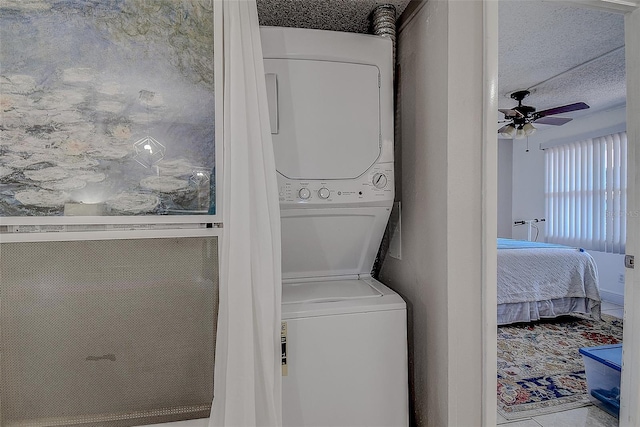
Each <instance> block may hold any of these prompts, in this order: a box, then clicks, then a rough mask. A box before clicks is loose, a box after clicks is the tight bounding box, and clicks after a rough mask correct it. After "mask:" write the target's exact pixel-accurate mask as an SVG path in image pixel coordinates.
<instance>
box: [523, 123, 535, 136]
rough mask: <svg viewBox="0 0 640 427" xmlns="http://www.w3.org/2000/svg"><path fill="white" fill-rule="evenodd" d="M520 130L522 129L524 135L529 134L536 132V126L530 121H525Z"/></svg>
mask: <svg viewBox="0 0 640 427" xmlns="http://www.w3.org/2000/svg"><path fill="white" fill-rule="evenodd" d="M522 130H523V131H524V134H525V135H526V136H530V135H533V134H534V133H536V128H535V127H534V126H533V125H532V124H531V123H525V125H524V126H522Z"/></svg>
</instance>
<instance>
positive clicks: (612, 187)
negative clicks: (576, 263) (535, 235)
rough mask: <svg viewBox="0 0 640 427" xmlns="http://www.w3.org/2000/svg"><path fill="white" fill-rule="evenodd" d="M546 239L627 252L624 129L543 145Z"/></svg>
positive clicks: (625, 137)
mask: <svg viewBox="0 0 640 427" xmlns="http://www.w3.org/2000/svg"><path fill="white" fill-rule="evenodd" d="M545 163H546V182H545V202H546V217H547V222H546V227H547V229H546V231H547V233H546V234H547V241H549V242H553V243H560V244H565V245H569V246H578V247H582V248H585V249H591V250H596V251H602V252H611V253H620V254H622V253H624V251H625V240H626V211H627V134H626V132H619V133H614V134H611V135H607V136H603V137H599V138H589V139H585V140H582V141H578V142H574V143H570V144H565V145H560V146H557V147H553V148H549V149H547V150H546V151H545Z"/></svg>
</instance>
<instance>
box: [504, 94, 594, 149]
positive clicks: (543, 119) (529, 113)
mask: <svg viewBox="0 0 640 427" xmlns="http://www.w3.org/2000/svg"><path fill="white" fill-rule="evenodd" d="M529 93H530V92H529V91H528V90H519V91H517V92H513V93H512V94H511V98H512V99H515V100H516V101H518V106H517V107H513V108H511V109H504V108H501V109H499V110H498V111H500V112H501V113H502V114H504V118H505V121H510V122H511V123H509V124H506V125H504V126H502V127H501V128H500V129H498V133H499V134H500V135H501V136H503V137H505V138H517V139H519V138H524V137H525V136H529V135H531V134H533V133H534V132H535V131H536V128H535V127H534V126H533V125H532V124H531V123H533V122H536V123H541V124H545V125H554V126H560V125H563V124H565V123H567V122H570V121H571V120H573V119H571V118H568V117H549V116H553V115H555V114H561V113H568V112H570V111H578V110H584V109H587V108H589V106H588V105H587V104H585V103H584V102H576V103H575V104H569V105H563V106H561V107H556V108H550V109H548V110H542V111H537V112H536V109H535V108H534V107H530V106H528V105H522V100H523V99H524V98H526V97H527V96H529Z"/></svg>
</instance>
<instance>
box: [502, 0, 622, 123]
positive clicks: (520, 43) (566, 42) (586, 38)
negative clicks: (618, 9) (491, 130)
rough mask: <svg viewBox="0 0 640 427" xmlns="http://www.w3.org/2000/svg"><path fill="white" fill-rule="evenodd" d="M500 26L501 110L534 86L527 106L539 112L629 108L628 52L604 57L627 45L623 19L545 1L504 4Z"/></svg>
mask: <svg viewBox="0 0 640 427" xmlns="http://www.w3.org/2000/svg"><path fill="white" fill-rule="evenodd" d="M499 25H500V33H499V99H498V103H499V107H500V108H511V107H513V106H515V105H516V102H515V101H514V100H513V99H511V98H510V97H509V95H510V94H511V93H512V92H514V91H516V90H521V89H528V88H530V87H532V86H533V88H532V89H531V95H530V96H529V97H528V98H526V99H525V100H524V101H523V103H524V104H525V105H531V106H534V107H536V108H537V109H538V110H543V109H547V108H553V107H557V106H559V105H565V104H571V103H574V102H586V103H587V104H589V105H590V106H591V108H590V109H588V110H583V111H579V112H574V113H569V114H562V115H561V116H563V117H578V116H581V115H588V114H592V113H594V112H596V111H598V110H604V109H607V108H611V107H614V106H618V105H622V104H624V103H625V101H626V85H625V71H624V68H625V61H624V49H620V50H618V51H615V52H613V53H611V54H609V55H606V56H603V57H601V56H602V55H604V54H606V53H607V52H611V51H612V50H614V49H616V48H618V47H620V46H623V45H624V17H623V15H622V14H618V13H611V12H606V11H602V10H596V9H588V8H583V7H578V6H575V5H569V4H566V3H565V4H562V3H556V2H546V1H540V0H534V1H501V2H500V6H499ZM599 57H601V58H599ZM596 58H599V59H596ZM594 59H595V60H594ZM587 62H588V64H585V63H587ZM581 64H585V65H584V66H583V65H581ZM574 67H578V68H575V69H574ZM560 74H561V75H560ZM557 75H560V76H558V77H556V78H553V79H552V80H549V81H548V82H545V80H547V79H550V78H551V77H554V76H557ZM541 82H545V83H542V84H540V83H541Z"/></svg>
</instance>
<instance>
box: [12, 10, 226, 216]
mask: <svg viewBox="0 0 640 427" xmlns="http://www.w3.org/2000/svg"><path fill="white" fill-rule="evenodd" d="M0 39H1V40H2V43H1V44H0V64H1V65H0V216H4V217H15V216H41V215H64V214H65V206H66V207H67V209H66V213H67V215H70V214H72V213H73V214H78V212H79V214H82V212H92V215H93V214H96V212H98V213H97V214H99V215H148V214H153V215H165V214H193V213H205V214H206V213H214V209H215V207H214V200H215V197H213V194H214V191H215V189H214V179H213V178H214V173H213V172H214V169H215V158H214V157H215V156H214V90H213V87H214V86H213V4H212V0H65V1H55V0H47V1H45V0H0ZM89 204H90V205H92V207H91V209H90V210H83V209H77V207H78V206H82V205H89ZM72 206H73V207H75V208H74V209H71V207H72Z"/></svg>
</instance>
